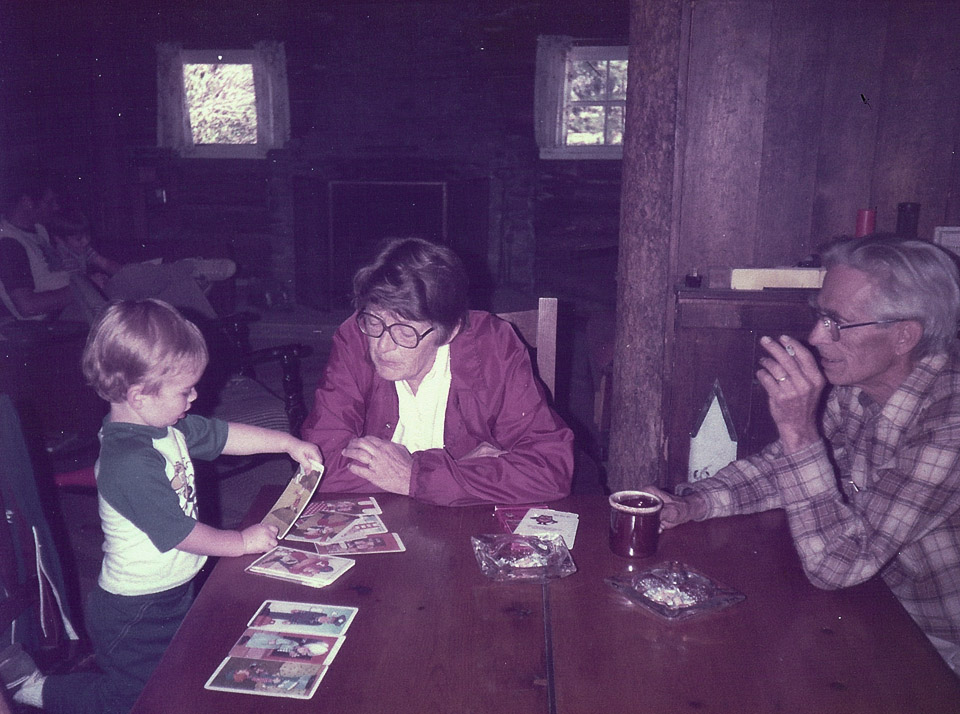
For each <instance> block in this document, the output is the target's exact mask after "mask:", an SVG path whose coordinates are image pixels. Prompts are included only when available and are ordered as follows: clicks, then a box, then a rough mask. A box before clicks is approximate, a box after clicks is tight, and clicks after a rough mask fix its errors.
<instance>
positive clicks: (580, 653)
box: [133, 489, 960, 714]
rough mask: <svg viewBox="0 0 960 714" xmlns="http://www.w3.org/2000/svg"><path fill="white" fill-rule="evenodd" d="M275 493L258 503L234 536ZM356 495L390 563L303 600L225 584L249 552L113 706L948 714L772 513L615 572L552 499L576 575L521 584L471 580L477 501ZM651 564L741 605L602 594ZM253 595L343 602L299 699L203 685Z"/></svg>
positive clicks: (576, 503)
mask: <svg viewBox="0 0 960 714" xmlns="http://www.w3.org/2000/svg"><path fill="white" fill-rule="evenodd" d="M278 495H279V491H278V490H271V489H264V490H263V491H261V494H260V496H259V497H258V499H257V502H256V503H255V504H254V505H253V507H252V509H251V513H250V519H251V522H252V521H253V520H254V519H257V518H259V517H260V516H262V515H263V514H264V513H266V512H267V510H268V509H269V507H270V505H271V504H272V503H273V501H274V499H275V498H276V497H277V496H278ZM323 497H325V498H330V497H331V496H329V495H324V496H323ZM376 498H377V500H378V501H379V503H380V505H381V507H382V509H383V514H382V516H381V518H382V519H383V521H384V523H385V524H386V525H387V527H388V528H389V529H390V530H391V531H393V532H396V533H399V534H400V537H401V538H402V540H403V542H404V544H405V546H406V551H405V552H402V553H389V554H364V555H359V556H357V557H356V558H355V559H356V564H355V566H353V567H352V568H351V569H350V570H348V571H347V572H346V573H345V574H344V575H343V576H342V577H340V578H339V579H338V580H337V581H336V582H334V583H333V584H331V585H328V586H327V587H324V588H321V589H317V588H310V587H305V586H303V585H299V584H296V583H290V582H285V581H282V580H277V579H273V578H267V577H263V576H259V575H253V574H250V573H247V572H245V571H244V568H245V567H246V566H247V565H248V564H249V563H250V562H251V561H252V560H253V558H254V556H244V557H238V558H222V559H220V561H219V562H218V563H217V564H216V567H215V568H213V570H212V573H211V574H210V575H209V577H208V578H207V580H206V582H205V584H204V585H203V587H202V589H201V590H200V592H199V594H198V596H197V599H196V602H195V603H194V605H193V607H192V609H191V610H190V612H189V613H188V615H187V617H186V619H185V620H184V622H183V624H182V626H181V627H180V629H179V631H178V632H177V634H176V637H175V638H174V640H173V642H172V643H171V645H170V647H169V648H168V650H167V652H166V654H165V655H164V657H163V660H162V661H161V662H160V665H159V666H158V668H157V670H156V671H155V673H154V675H153V677H152V678H151V679H150V681H149V682H148V684H147V686H146V688H145V690H144V691H143V693H142V695H141V697H140V699H139V700H138V702H137V704H136V706H135V707H134V710H133V711H134V712H137V713H138V714H146V713H148V712H157V713H161V712H162V713H164V714H166V713H168V712H204V713H207V712H211V713H212V712H230V713H231V714H243V713H245V712H272V711H276V712H294V713H295V712H337V713H339V712H350V713H353V714H365V713H370V714H373V713H375V712H384V713H386V712H390V713H391V714H396V713H397V712H403V713H408V712H409V713H419V712H423V713H427V712H430V713H435V712H443V713H447V712H450V713H453V712H456V713H458V714H459V713H476V714H482V713H485V712H497V713H498V714H510V713H514V712H516V713H517V714H536V713H540V712H543V713H544V714H553V713H554V712H559V713H561V714H597V713H598V712H604V713H606V712H654V713H657V714H664V713H667V712H669V713H672V712H697V711H704V712H731V713H733V712H736V713H737V714H744V713H747V712H749V713H750V714H760V713H764V712H791V713H797V712H818V713H819V712H844V713H845V714H846V713H856V712H864V713H867V712H869V713H870V714H879V713H883V712H891V713H896V714H902V713H903V712H955V711H960V680H958V678H957V677H956V676H955V675H954V674H953V673H952V672H951V671H950V669H949V668H948V667H947V666H946V665H945V664H944V662H943V661H942V660H941V659H940V657H939V656H938V655H937V653H936V651H935V650H934V649H933V647H932V646H931V645H930V643H929V642H928V641H927V639H926V637H924V635H923V634H922V632H921V631H920V629H919V628H918V627H917V626H916V625H915V624H914V622H913V621H912V620H911V619H910V617H909V616H908V615H907V614H906V612H905V611H904V610H903V608H902V607H901V606H900V604H899V602H898V601H897V600H896V598H895V597H894V596H893V594H892V593H891V592H890V590H889V589H888V588H887V587H886V585H885V584H884V583H883V582H882V580H880V579H879V578H875V579H873V580H870V581H868V582H866V583H863V584H861V585H858V586H855V587H851V588H846V589H843V590H833V591H827V590H819V589H817V588H815V587H813V586H812V585H811V584H810V583H809V582H808V581H807V580H806V578H805V576H804V574H803V571H802V569H801V566H800V561H799V559H798V558H797V555H796V553H795V551H794V549H793V546H792V544H791V541H790V536H789V532H788V529H787V524H786V519H785V516H784V514H783V512H782V511H771V512H767V513H762V514H755V515H750V516H737V517H733V518H723V519H715V520H712V521H706V522H703V523H690V524H686V525H684V526H682V527H679V528H676V529H673V530H669V531H665V532H664V533H663V534H662V535H661V537H660V543H659V548H658V551H657V553H656V554H655V555H654V556H651V557H649V558H646V559H642V560H628V559H625V558H621V557H618V556H615V555H614V554H613V553H611V551H610V548H609V545H608V518H609V515H608V514H609V509H608V505H607V501H606V498H604V497H602V496H599V495H591V496H573V497H569V498H566V499H563V500H561V501H558V502H555V503H552V504H550V505H551V507H553V508H556V509H558V510H563V511H568V512H574V513H577V514H579V528H578V530H577V535H576V541H575V544H574V547H573V549H572V556H573V560H574V562H575V564H576V566H577V572H575V573H574V574H572V575H569V576H567V577H564V578H560V579H556V580H550V581H548V582H546V583H543V584H541V583H538V582H498V581H495V580H492V579H489V578H487V577H486V576H485V575H484V574H483V573H482V572H481V569H480V567H479V565H478V563H477V560H476V557H475V555H474V552H473V548H472V544H471V536H475V535H480V534H485V533H497V532H501V528H500V525H499V523H498V521H497V520H496V519H495V517H494V510H493V506H472V507H464V508H449V507H440V506H431V505H427V504H423V503H419V502H417V501H414V500H412V499H410V498H406V497H401V496H393V495H388V494H377V495H376ZM670 561H679V562H680V563H682V564H683V565H685V566H687V567H688V568H690V569H692V570H694V571H696V572H699V573H701V574H703V575H706V576H707V577H709V578H711V579H712V580H715V581H716V582H717V583H719V584H722V585H723V586H726V587H728V588H732V589H734V590H736V591H738V592H740V593H742V594H743V595H745V596H746V597H745V599H744V600H742V601H741V602H738V603H736V604H733V605H731V606H729V607H726V608H724V609H722V610H717V611H712V612H706V613H703V614H700V615H698V616H696V617H692V618H690V619H688V620H684V621H669V620H666V619H664V618H662V617H660V616H657V615H655V614H653V613H651V612H649V611H647V610H646V609H645V608H643V607H641V606H639V605H638V604H636V603H634V602H632V601H631V600H630V599H628V598H627V597H625V596H624V595H622V594H621V593H620V592H618V591H617V590H615V589H614V588H613V587H611V586H610V585H609V584H608V583H607V582H606V579H607V578H610V577H616V576H625V575H629V574H631V573H637V572H639V571H641V570H643V569H647V568H650V567H653V566H656V565H658V564H660V563H666V562H670ZM267 599H275V600H289V601H295V602H312V603H323V604H328V605H341V606H351V607H356V608H358V612H357V615H356V617H355V619H354V621H353V623H352V624H351V625H350V629H349V630H348V631H347V633H346V638H345V640H344V642H343V645H342V647H341V648H340V650H339V652H338V653H337V655H336V658H335V659H334V660H333V662H332V664H331V665H330V668H329V670H328V671H327V673H326V675H325V677H324V678H323V680H322V681H321V683H320V686H319V689H318V690H317V692H316V693H315V694H314V696H313V697H312V698H311V699H309V700H297V699H286V698H269V697H263V696H251V695H247V694H240V693H232V692H220V691H209V690H206V689H204V684H205V682H206V681H207V679H208V678H209V677H210V675H211V674H212V673H213V672H214V670H215V669H216V668H217V666H218V665H219V664H220V662H221V661H222V660H223V659H224V657H225V656H226V655H227V652H228V651H229V650H230V648H231V646H232V645H233V644H234V643H235V642H236V641H237V639H238V638H239V637H240V636H241V635H242V634H243V632H244V629H245V626H246V624H247V622H248V621H249V620H250V618H251V616H252V615H253V614H254V612H255V611H256V610H257V608H258V607H259V606H260V605H261V604H262V603H263V602H264V601H265V600H267Z"/></svg>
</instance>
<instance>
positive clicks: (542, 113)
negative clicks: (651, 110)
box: [535, 35, 629, 160]
mask: <svg viewBox="0 0 960 714" xmlns="http://www.w3.org/2000/svg"><path fill="white" fill-rule="evenodd" d="M628 53H629V47H628V46H627V45H626V44H622V43H614V42H611V43H609V44H603V43H601V42H599V41H597V40H577V39H574V38H572V37H565V36H558V35H543V36H540V37H539V38H538V39H537V76H536V96H535V105H536V107H535V111H536V117H537V120H536V130H537V131H536V134H537V145H538V146H539V148H540V158H541V159H568V160H569V159H608V160H619V159H622V158H623V144H602V145H601V144H592V145H587V146H584V145H576V146H567V145H566V144H564V122H565V120H566V112H567V107H568V104H567V94H568V92H569V80H568V75H569V73H568V71H567V67H568V63H569V62H570V61H576V60H581V61H582V60H627V59H628ZM591 103H592V104H597V103H600V104H608V103H609V104H611V105H619V104H620V102H619V100H617V101H615V102H591ZM623 106H624V114H626V99H624V101H623Z"/></svg>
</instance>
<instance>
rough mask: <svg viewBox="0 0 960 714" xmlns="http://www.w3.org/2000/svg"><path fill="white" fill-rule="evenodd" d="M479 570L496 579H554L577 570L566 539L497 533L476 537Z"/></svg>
mask: <svg viewBox="0 0 960 714" xmlns="http://www.w3.org/2000/svg"><path fill="white" fill-rule="evenodd" d="M470 540H471V542H472V543H473V552H474V554H475V555H476V556H477V563H479V565H480V570H481V571H482V572H483V574H484V575H486V576H487V577H488V578H491V579H493V580H507V581H510V580H538V581H543V580H551V579H555V578H563V577H566V576H567V575H571V574H573V573H575V572H577V566H576V565H574V563H573V556H571V555H570V551H569V550H568V549H567V546H566V544H565V543H564V542H563V538H561V537H560V536H559V535H556V534H543V535H539V536H529V535H514V534H513V533H495V534H490V535H479V536H473V537H472V538H471V539H470Z"/></svg>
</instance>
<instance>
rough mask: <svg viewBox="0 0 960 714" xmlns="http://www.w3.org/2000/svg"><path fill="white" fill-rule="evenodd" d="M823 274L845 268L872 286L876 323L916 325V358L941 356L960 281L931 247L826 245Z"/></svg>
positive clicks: (885, 242)
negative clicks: (919, 333) (857, 272)
mask: <svg viewBox="0 0 960 714" xmlns="http://www.w3.org/2000/svg"><path fill="white" fill-rule="evenodd" d="M823 265H824V267H826V268H827V269H830V268H831V267H833V266H835V265H847V266H849V267H851V268H855V269H857V270H860V271H862V272H864V273H866V274H867V275H868V276H870V278H871V280H872V282H873V288H874V295H875V297H876V306H875V314H874V315H873V316H872V317H873V319H876V320H917V321H918V322H920V324H921V325H923V337H921V338H920V342H919V343H917V346H916V348H915V349H914V351H913V356H914V357H915V358H916V359H921V358H923V357H926V356H927V355H930V354H934V353H937V352H944V351H947V350H948V348H949V347H950V345H951V343H952V342H953V341H954V340H955V339H956V338H957V321H958V319H960V277H958V271H957V264H956V262H955V260H954V259H953V257H952V256H951V255H950V254H949V253H947V252H946V251H945V250H943V249H942V248H940V247H939V246H936V245H934V244H932V243H927V242H924V241H918V240H900V239H896V238H861V239H856V240H848V241H843V242H841V243H837V244H835V245H833V246H831V247H830V248H829V249H827V251H826V252H825V253H824V255H823Z"/></svg>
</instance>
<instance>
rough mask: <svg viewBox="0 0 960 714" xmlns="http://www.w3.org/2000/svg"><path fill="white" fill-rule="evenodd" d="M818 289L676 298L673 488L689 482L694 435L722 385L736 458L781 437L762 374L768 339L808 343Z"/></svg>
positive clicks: (670, 406)
mask: <svg viewBox="0 0 960 714" xmlns="http://www.w3.org/2000/svg"><path fill="white" fill-rule="evenodd" d="M814 293H815V291H813V290H760V291H743V290H713V289H681V290H679V291H678V292H677V295H676V306H675V307H676V311H675V316H674V334H673V343H672V349H671V353H670V354H671V361H670V373H669V375H668V380H669V381H668V385H669V388H668V390H667V394H666V404H665V411H664V429H665V431H666V434H667V475H666V480H667V483H666V485H667V486H673V485H674V484H676V483H677V482H680V481H685V480H686V479H687V462H688V458H689V453H690V436H691V432H692V430H693V429H694V428H695V426H696V424H697V421H698V418H699V416H700V414H701V411H702V409H703V408H704V405H705V404H706V403H707V401H708V400H709V399H710V397H711V392H712V390H713V385H714V383H717V384H719V386H720V389H721V391H722V393H723V397H724V399H725V401H726V405H727V408H728V410H729V415H730V419H731V421H732V423H733V426H734V429H735V430H736V436H737V457H738V458H741V457H743V456H747V455H749V454H752V453H754V452H756V451H758V450H759V449H760V448H762V447H763V446H765V445H766V444H768V443H770V442H771V441H774V440H775V439H776V438H777V431H776V427H775V426H774V424H773V421H772V420H771V418H770V413H769V410H768V408H767V397H766V392H764V390H763V387H762V386H761V385H760V383H759V382H758V381H757V379H756V376H755V373H756V371H757V367H758V364H759V359H760V358H761V357H762V356H763V355H765V354H766V351H765V350H764V349H763V348H762V347H760V342H759V341H760V338H761V337H762V336H764V335H769V336H771V337H777V336H779V335H783V334H787V335H791V336H792V337H796V338H798V339H801V340H804V341H806V338H807V335H808V334H809V332H810V328H811V327H812V324H813V322H812V317H811V314H810V309H809V303H808V301H809V298H810V296H811V295H812V294H814Z"/></svg>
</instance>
